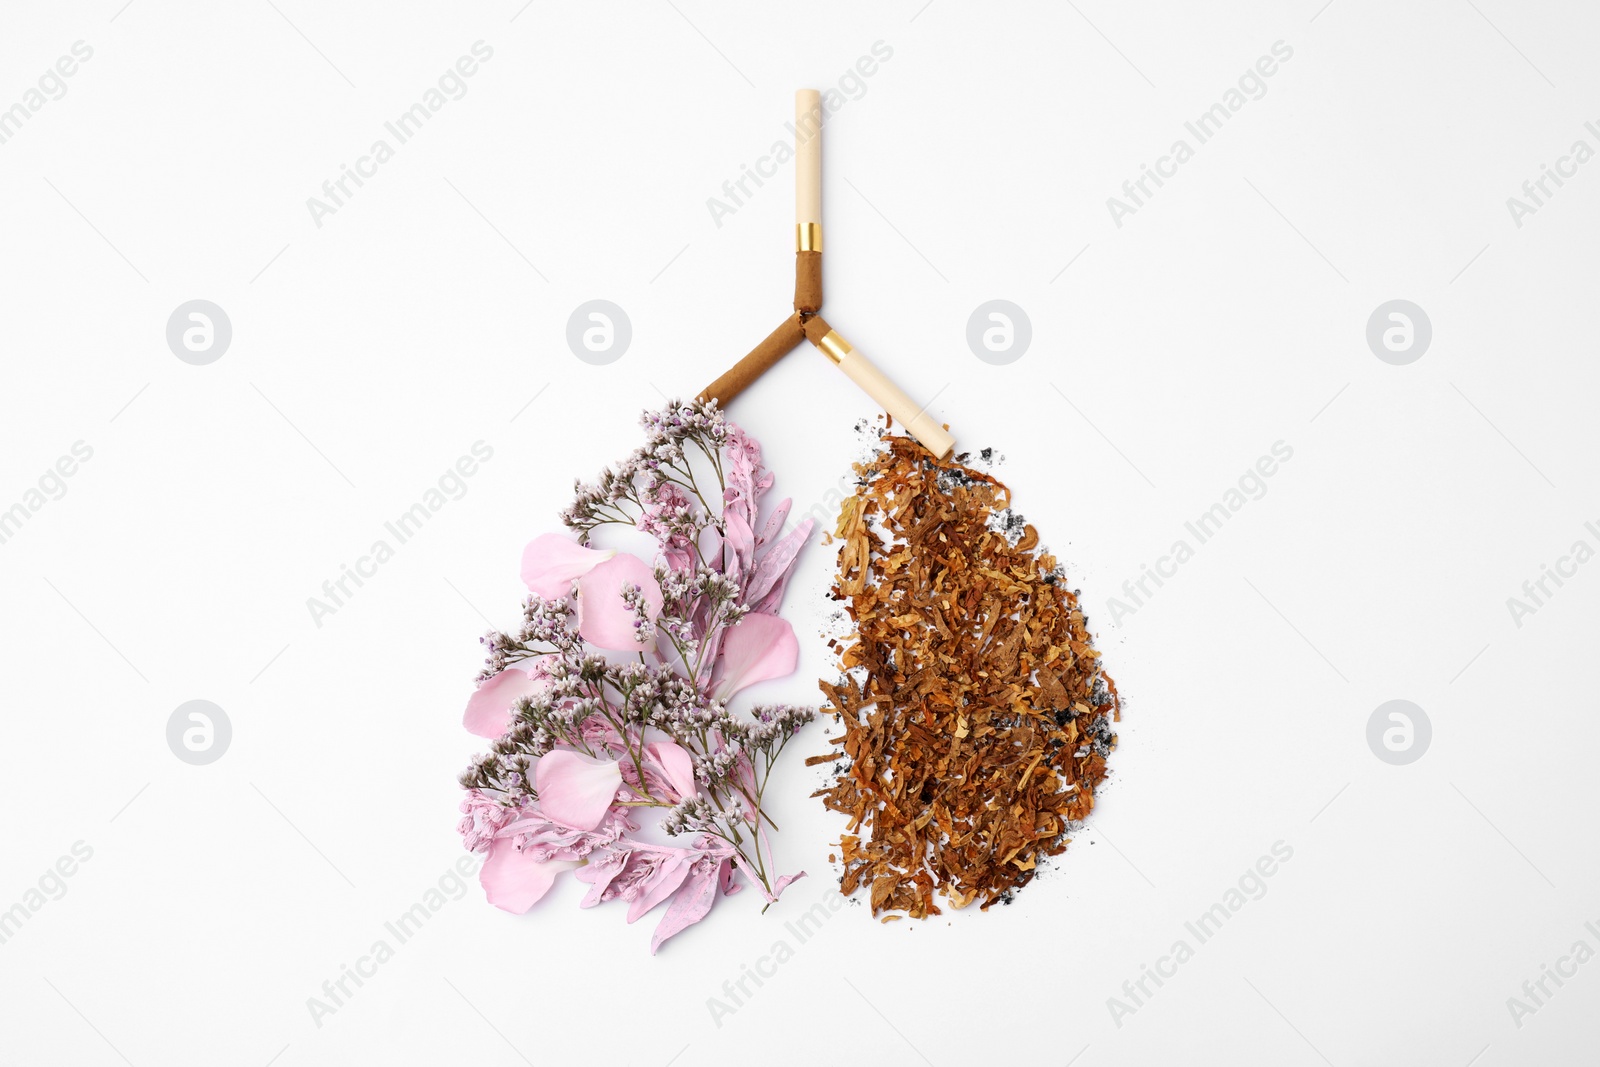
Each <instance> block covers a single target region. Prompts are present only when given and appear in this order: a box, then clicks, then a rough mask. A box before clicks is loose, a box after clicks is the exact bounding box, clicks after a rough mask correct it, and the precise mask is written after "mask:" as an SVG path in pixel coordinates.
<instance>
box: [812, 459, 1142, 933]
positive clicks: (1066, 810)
mask: <svg viewBox="0 0 1600 1067" xmlns="http://www.w3.org/2000/svg"><path fill="white" fill-rule="evenodd" d="M882 443H883V446H884V447H883V449H882V451H880V452H878V453H877V454H876V456H874V457H873V458H872V459H870V460H868V461H865V462H863V463H861V464H858V465H857V468H856V469H857V472H858V473H859V474H860V475H861V483H860V487H859V488H858V489H857V492H856V494H855V495H854V496H853V497H851V498H849V499H847V500H846V501H845V502H844V508H843V511H842V513H841V515H840V519H839V526H838V530H837V531H836V535H837V537H838V538H839V539H840V540H841V541H842V544H841V545H840V548H839V570H838V577H837V582H836V584H835V586H834V588H833V593H832V595H833V597H834V599H836V600H841V601H845V602H847V604H848V610H849V614H850V617H851V619H852V620H853V622H854V624H855V626H854V633H853V635H852V636H851V637H850V638H847V639H845V640H843V641H837V642H835V643H834V650H835V652H836V653H838V655H839V660H840V665H841V667H843V668H844V669H845V671H846V674H845V676H844V677H842V678H841V679H840V680H839V682H838V683H836V684H828V683H823V685H822V690H823V692H824V693H825V694H826V695H827V697H828V699H829V701H830V705H831V706H830V707H828V708H826V709H825V710H826V711H828V712H830V713H832V714H834V715H836V716H837V717H838V719H839V722H840V724H841V725H842V726H843V728H844V733H843V734H842V735H841V736H839V737H837V738H833V739H832V741H833V743H834V744H835V745H836V746H837V748H838V750H837V751H835V752H834V753H832V754H830V755H825V756H819V757H814V758H813V759H812V760H810V761H809V762H811V763H823V762H830V761H833V762H834V764H835V771H836V777H835V778H833V780H832V781H831V784H830V785H829V786H828V787H827V788H824V789H822V790H819V791H818V792H817V793H816V794H815V795H817V796H820V797H822V798H823V803H824V804H826V805H827V806H828V807H829V808H832V809H833V810H835V811H840V812H843V813H844V814H846V815H848V816H849V817H850V823H849V826H848V827H847V832H846V833H845V834H844V836H843V837H842V839H841V841H840V845H841V848H842V850H843V855H842V857H841V859H842V861H843V865H844V873H843V877H842V878H841V888H842V889H843V891H844V892H845V894H846V895H849V894H852V893H854V892H855V891H856V890H857V889H859V888H862V887H864V886H865V887H868V888H869V890H870V895H871V903H872V911H873V914H874V915H876V914H879V913H880V912H886V913H894V914H890V915H887V916H886V918H885V921H887V920H888V918H899V917H900V916H899V914H898V913H901V912H903V913H905V914H908V915H910V916H912V917H914V918H925V917H927V916H929V915H937V914H939V908H938V906H937V905H936V904H935V901H934V897H935V894H936V893H937V894H939V895H941V896H944V897H945V898H946V899H947V900H948V902H949V903H950V904H951V905H953V906H954V907H957V908H962V907H966V906H967V905H968V904H971V903H972V902H973V901H975V900H981V902H982V903H981V907H983V908H988V907H989V906H990V905H991V904H994V903H995V902H996V901H1005V902H1008V901H1009V900H1010V895H1011V893H1012V892H1013V891H1014V890H1016V889H1018V888H1020V887H1021V886H1024V885H1026V884H1027V883H1028V882H1029V881H1030V880H1031V879H1032V878H1033V876H1034V873H1035V871H1036V870H1037V866H1038V864H1039V862H1040V860H1041V859H1042V858H1044V857H1047V856H1054V855H1057V854H1058V853H1060V852H1062V851H1063V850H1065V849H1066V847H1067V832H1068V828H1069V826H1070V825H1072V824H1074V823H1076V822H1078V821H1079V820H1082V819H1083V818H1084V817H1085V816H1087V815H1088V814H1089V811H1090V809H1091V808H1092V807H1093V806H1094V790H1095V788H1096V787H1097V786H1098V785H1099V784H1100V783H1101V781H1102V780H1103V779H1104V778H1105V774H1106V756H1107V754H1108V753H1109V752H1110V750H1111V748H1112V747H1113V746H1114V745H1115V743H1116V737H1115V735H1114V734H1113V733H1112V727H1111V722H1112V720H1114V719H1117V718H1120V703H1119V701H1118V698H1117V692H1116V685H1115V684H1114V683H1113V682H1112V681H1111V679H1110V678H1109V677H1108V676H1107V675H1105V674H1104V673H1103V672H1102V671H1101V669H1100V660H1099V654H1098V653H1097V652H1095V650H1094V649H1093V648H1092V647H1091V646H1090V637H1089V633H1088V631H1087V629H1086V628H1085V626H1084V619H1083V612H1082V611H1081V610H1080V608H1079V606H1078V599H1077V597H1076V595H1074V593H1073V592H1072V591H1070V590H1069V589H1067V588H1066V586H1065V584H1064V575H1063V573H1062V571H1061V569H1060V567H1059V566H1058V565H1057V563H1056V560H1055V558H1054V557H1053V556H1051V555H1049V554H1047V553H1042V552H1040V551H1039V550H1038V544H1039V535H1038V532H1037V531H1036V530H1035V529H1034V528H1033V527H1032V526H1031V525H1027V524H1025V523H1023V522H1022V520H1021V519H1020V518H1019V517H1017V516H1016V515H1015V514H1014V513H1013V512H1012V511H1011V510H1010V507H1009V505H1010V491H1009V490H1008V489H1007V488H1006V487H1005V486H1004V485H1002V484H1001V483H1000V482H998V481H996V480H995V479H994V478H992V477H990V476H988V475H986V474H983V473H980V472H978V471H975V470H971V469H968V468H966V467H964V466H962V465H961V464H960V463H959V462H955V461H947V462H940V461H938V460H936V459H934V458H933V457H932V456H931V455H930V454H929V453H928V452H927V451H926V450H925V449H923V448H921V447H920V446H919V445H917V444H916V443H915V442H913V441H911V440H909V439H908V438H904V437H898V436H893V435H887V434H886V435H885V436H884V439H883V442H882Z"/></svg>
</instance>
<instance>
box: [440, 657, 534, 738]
mask: <svg viewBox="0 0 1600 1067" xmlns="http://www.w3.org/2000/svg"><path fill="white" fill-rule="evenodd" d="M549 688H550V679H549V676H548V675H546V674H545V673H544V671H543V670H541V669H539V668H538V667H536V668H535V669H534V670H531V671H525V670H522V669H521V668H519V667H507V668H506V669H505V670H503V671H501V672H500V673H499V674H497V675H495V676H494V677H493V678H490V679H489V680H488V681H487V682H484V683H483V684H482V685H480V686H479V687H478V691H477V692H475V693H473V694H472V699H470V700H468V701H467V711H466V714H465V715H463V716H462V719H461V722H462V725H463V726H465V727H466V728H467V729H468V730H470V731H471V732H472V733H475V734H477V735H478V736H479V737H487V738H490V739H495V738H498V737H500V736H501V735H502V734H504V733H505V732H506V728H507V727H509V726H510V725H511V709H512V707H513V706H514V705H515V704H516V702H517V701H519V700H521V699H522V698H523V697H532V696H538V695H539V694H540V693H543V692H544V691H545V690H547V689H549Z"/></svg>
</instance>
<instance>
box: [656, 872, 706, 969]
mask: <svg viewBox="0 0 1600 1067" xmlns="http://www.w3.org/2000/svg"><path fill="white" fill-rule="evenodd" d="M720 867H721V864H719V863H714V862H708V861H705V860H701V861H700V862H699V863H697V864H696V865H695V869H694V870H693V871H692V872H690V874H689V877H688V878H686V879H684V882H683V886H682V887H681V888H680V889H679V890H678V891H677V892H676V893H675V894H673V897H672V903H671V904H669V905H667V913H666V914H665V915H663V916H662V917H661V923H660V925H658V926H657V927H656V932H655V934H654V935H653V936H652V937H651V938H650V955H652V956H654V955H655V954H656V949H658V948H660V947H661V944H662V942H664V941H666V939H667V938H669V937H671V936H672V935H673V934H676V933H680V932H682V931H683V930H685V929H687V928H688V927H691V926H693V925H694V924H695V923H697V922H699V921H700V920H701V919H704V918H705V917H706V913H707V912H709V911H710V910H711V905H713V904H715V903H716V901H717V871H718V870H719V868H720ZM702 868H704V869H702Z"/></svg>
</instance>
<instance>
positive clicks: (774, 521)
mask: <svg viewBox="0 0 1600 1067" xmlns="http://www.w3.org/2000/svg"><path fill="white" fill-rule="evenodd" d="M793 504H794V501H793V500H792V499H790V500H780V501H778V504H777V506H776V507H774V508H773V509H772V514H770V515H768V516H767V521H766V524H765V525H763V526H762V527H761V532H760V533H759V534H757V535H756V547H757V548H759V547H761V546H762V545H767V544H771V543H772V539H773V538H774V537H777V536H778V534H780V533H782V532H783V520H784V519H787V518H788V517H789V508H790V507H791V506H793Z"/></svg>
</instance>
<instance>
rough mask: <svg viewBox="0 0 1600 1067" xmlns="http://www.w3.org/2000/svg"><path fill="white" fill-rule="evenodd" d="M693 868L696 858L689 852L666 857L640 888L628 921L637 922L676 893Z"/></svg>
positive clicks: (631, 906) (629, 912)
mask: <svg viewBox="0 0 1600 1067" xmlns="http://www.w3.org/2000/svg"><path fill="white" fill-rule="evenodd" d="M693 866H694V856H693V855H692V854H691V853H689V852H688V851H687V850H685V851H682V852H680V853H679V854H676V855H672V856H667V857H664V858H663V859H662V861H661V863H660V864H659V865H658V866H657V867H656V869H655V873H653V874H652V875H651V876H650V877H649V879H647V880H646V881H645V883H644V884H643V885H642V886H640V887H639V895H638V896H637V897H634V898H633V903H632V904H630V905H629V906H628V921H629V922H636V921H637V920H639V919H640V918H641V917H643V916H644V914H645V913H646V912H648V911H649V910H650V909H651V908H653V907H655V906H656V905H657V904H659V903H661V902H662V901H663V900H666V899H667V898H668V897H670V896H671V895H672V894H674V893H676V892H677V891H678V887H679V886H680V885H682V884H683V880H684V879H685V878H687V877H689V869H690V868H691V867H693Z"/></svg>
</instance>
